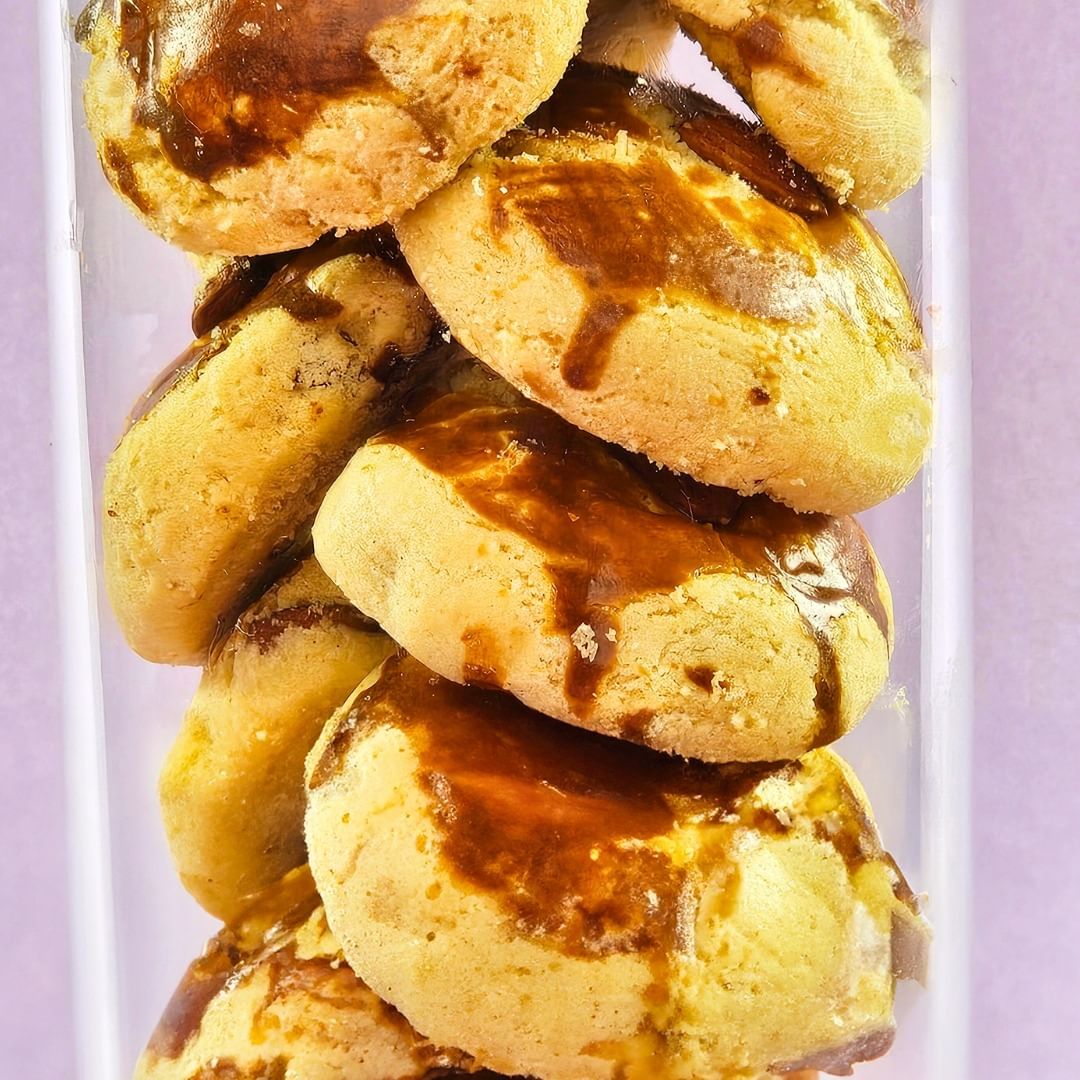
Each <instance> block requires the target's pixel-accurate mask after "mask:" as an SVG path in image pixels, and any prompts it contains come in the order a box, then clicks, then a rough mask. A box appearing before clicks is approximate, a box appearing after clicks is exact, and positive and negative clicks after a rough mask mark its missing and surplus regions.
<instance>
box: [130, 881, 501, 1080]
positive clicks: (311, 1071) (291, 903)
mask: <svg viewBox="0 0 1080 1080" xmlns="http://www.w3.org/2000/svg"><path fill="white" fill-rule="evenodd" d="M473 1071H474V1068H473V1065H472V1062H471V1061H470V1059H469V1058H468V1056H467V1055H465V1054H462V1053H461V1052H460V1051H458V1050H451V1049H443V1048H440V1047H436V1046H434V1045H433V1044H432V1043H431V1042H429V1041H428V1040H427V1039H425V1038H423V1037H422V1036H420V1035H419V1034H417V1032H415V1031H414V1030H413V1029H412V1028H411V1027H410V1026H409V1023H408V1021H407V1020H405V1018H404V1017H403V1016H401V1014H400V1013H398V1012H397V1011H396V1010H395V1009H393V1008H392V1007H391V1006H389V1005H386V1004H384V1003H383V1002H382V1001H381V1000H380V999H379V998H378V997H376V996H375V994H373V993H372V992H371V991H370V990H369V989H368V988H367V987H366V986H365V985H364V984H363V983H362V982H361V981H360V980H359V979H358V978H357V977H356V976H355V975H354V974H353V972H352V970H351V969H350V968H349V966H348V964H347V963H346V962H345V959H344V957H343V956H342V954H341V949H340V946H339V945H338V943H337V941H336V940H335V939H334V936H333V934H332V933H331V932H330V930H329V928H328V927H327V925H326V916H325V914H324V912H323V909H322V907H321V905H320V903H319V897H318V895H317V894H316V892H315V887H314V883H313V882H312V880H311V875H310V873H309V872H308V869H307V867H303V868H301V869H298V870H296V871H295V872H294V873H292V874H291V875H289V877H288V878H287V879H286V880H284V881H283V882H281V883H280V884H279V885H277V886H276V887H275V888H273V889H269V890H267V892H266V893H265V894H264V895H263V896H261V897H259V898H258V899H257V900H256V901H253V903H252V907H251V908H250V909H249V910H248V911H247V912H246V913H245V916H244V918H243V919H242V920H241V921H240V922H239V923H238V924H237V926H236V927H235V928H233V929H225V930H222V931H221V933H219V934H218V935H217V937H216V938H214V939H213V940H212V941H211V942H210V944H209V945H208V946H207V950H206V952H205V953H204V954H203V956H201V957H200V958H199V959H198V960H196V961H195V962H194V963H193V964H192V965H191V967H190V968H189V969H188V971H187V973H186V974H185V976H184V978H183V981H182V982H181V983H180V986H179V987H178V988H177V990H176V993H175V994H174V995H173V998H172V1000H171V1001H170V1002H169V1005H168V1007H167V1008H166V1010H165V1014H164V1016H163V1017H162V1018H161V1022H160V1024H159V1025H158V1027H157V1030H156V1031H155V1032H154V1034H153V1036H152V1037H151V1039H150V1045H149V1046H148V1047H147V1049H146V1051H145V1053H144V1054H143V1055H142V1058H141V1059H140V1060H139V1064H138V1066H137V1067H136V1070H135V1080H240V1078H249V1077H250V1078H252V1080H255V1078H261V1080H286V1078H289V1080H291V1078H294V1077H295V1078H296V1080H421V1078H428V1077H435V1076H450V1075H458V1074H465V1073H472V1072H473ZM481 1075H482V1076H486V1077H490V1076H492V1074H491V1073H481Z"/></svg>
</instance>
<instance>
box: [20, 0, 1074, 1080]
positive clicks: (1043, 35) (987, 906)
mask: <svg viewBox="0 0 1080 1080" xmlns="http://www.w3.org/2000/svg"><path fill="white" fill-rule="evenodd" d="M36 17H37V16H36V11H35V10H34V5H33V4H32V3H30V2H29V0H4V32H3V34H0V101H2V102H3V108H0V129H2V130H0V147H2V148H3V152H2V162H0V170H2V172H0V176H2V178H3V183H2V188H0V195H2V196H3V197H2V198H0V236H2V237H3V241H4V244H3V247H2V248H0V364H2V369H0V370H2V379H3V382H2V385H3V396H2V399H0V400H2V403H3V405H2V409H3V411H2V421H0V462H3V468H2V477H3V479H2V481H0V484H2V491H3V496H2V502H0V509H2V510H3V513H2V514H0V552H2V555H3V559H2V561H0V567H2V570H0V574H2V577H0V587H2V589H3V593H4V598H3V603H2V604H0V644H2V646H3V647H2V648H0V701H2V705H0V708H2V710H3V718H2V720H0V857H2V860H3V862H2V869H0V957H2V958H3V974H2V976H0V1060H2V1061H3V1062H4V1063H5V1065H4V1067H3V1068H0V1072H6V1068H7V1066H13V1067H17V1069H18V1072H17V1074H14V1073H13V1074H12V1075H18V1076H19V1077H20V1078H22V1080H61V1078H64V1077H67V1076H70V1075H72V1068H73V1056H72V1048H71V1041H70V1035H71V1021H70V996H69V994H68V990H67V984H66V975H67V957H68V940H67V927H66V902H67V898H66V890H65V881H64V848H63V843H64V839H63V814H64V807H63V777H62V748H61V738H60V730H59V715H58V687H57V679H56V671H57V667H56V647H57V646H56V634H57V612H58V602H57V598H56V596H55V591H54V588H53V569H52V542H53V536H52V528H51V526H52V505H51V496H52V492H51V487H50V454H51V447H50V441H49V423H50V419H49V401H48V376H47V358H46V342H45V323H44V320H45V289H44V272H43V266H42V258H41V236H42V229H41V225H40V213H41V198H40V191H41V165H40V146H39V140H38V134H37V133H38V115H37V108H38V93H37V53H36V50H37V44H36ZM970 23H971V27H970V59H969V66H970V96H971V112H972V116H971V120H972V134H971V166H972V178H973V183H972V210H973V220H972V254H973V281H972V290H973V305H974V314H975V332H974V351H975V363H976V396H975V410H976V448H975V454H976V463H977V464H976V485H977V490H976V575H977V587H978V601H977V626H978V631H977V634H978V637H977V641H976V649H977V657H978V663H977V674H978V717H977V725H976V740H977V745H976V761H975V765H976V775H975V823H976V825H975V828H976V835H975V853H976V858H975V870H976V880H975V899H976V906H975V928H974V929H975V935H974V939H975V955H974V960H973V964H974V975H975V978H974V987H975V995H976V996H975V1001H974V1014H975V1016H974V1019H975V1025H974V1042H975V1047H974V1051H975V1052H974V1066H973V1071H972V1078H973V1080H974V1078H977V1080H1058V1078H1061V1080H1064V1078H1065V1077H1067V1076H1068V1077H1071V1076H1073V1075H1074V1072H1073V1067H1072V1064H1071V1061H1070V1058H1071V1051H1067V1050H1066V1047H1068V1046H1070V1045H1071V1044H1072V1038H1071V1035H1072V1031H1071V1028H1072V1027H1073V1025H1074V1024H1075V1022H1076V1021H1075V1007H1074V1001H1075V999H1076V976H1075V971H1076V969H1077V967H1078V965H1080V936H1078V935H1077V934H1076V933H1075V932H1074V930H1073V927H1072V923H1073V921H1074V919H1075V917H1076V915H1077V913H1078V910H1080V901H1078V897H1080V858H1078V856H1077V854H1076V850H1077V849H1076V845H1075V843H1074V833H1075V824H1074V822H1075V819H1076V818H1077V816H1080V768H1078V766H1080V707H1078V705H1077V704H1076V703H1075V702H1074V700H1073V696H1072V686H1071V678H1070V677H1071V676H1072V675H1073V673H1074V669H1075V668H1076V667H1077V665H1078V661H1080V581H1078V578H1077V575H1076V573H1075V565H1076V561H1077V555H1080V492H1078V488H1080V437H1078V434H1077V433H1078V431H1080V425H1078V422H1077V417H1076V413H1077V411H1078V410H1077V403H1080V363H1078V361H1077V359H1076V356H1075V353H1074V350H1075V348H1076V345H1077V342H1080V295H1077V294H1078V291H1080V245H1078V240H1077V237H1078V236H1080V209H1078V207H1080V194H1078V193H1080V150H1078V149H1077V148H1076V146H1075V145H1074V143H1075V139H1076V136H1077V134H1078V124H1077V111H1076V110H1077V104H1078V102H1080V7H1078V6H1077V5H1076V4H1075V3H1074V0H1040V2H1039V3H1037V4H1033V3H1031V2H1030V0H982V2H981V3H978V4H972V5H971V18H970ZM15 1063H18V1064H17V1066H15ZM912 1080H919V1078H916V1077H913V1078H912ZM957 1080H963V1078H959V1077H958V1078H957Z"/></svg>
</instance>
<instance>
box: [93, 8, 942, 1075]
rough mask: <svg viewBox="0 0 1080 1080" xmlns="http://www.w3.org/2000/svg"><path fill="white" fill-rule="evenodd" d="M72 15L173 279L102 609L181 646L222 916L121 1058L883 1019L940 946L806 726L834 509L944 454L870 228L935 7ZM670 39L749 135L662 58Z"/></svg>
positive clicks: (215, 1057)
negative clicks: (172, 246) (694, 59)
mask: <svg viewBox="0 0 1080 1080" xmlns="http://www.w3.org/2000/svg"><path fill="white" fill-rule="evenodd" d="M78 30H79V37H80V40H81V41H82V42H83V44H84V45H85V47H86V48H87V49H88V50H89V52H90V53H91V56H92V60H91V68H90V74H89V77H88V80H87V84H86V103H87V114H88V117H89V125H90V129H91V133H92V134H93V135H94V137H95V139H96V141H97V144H98V148H99V154H100V158H101V161H102V165H103V168H104V170H105V172H106V174H107V176H108V177H109V179H110V181H111V182H112V184H113V185H114V187H115V188H116V190H117V192H118V193H119V194H120V196H121V197H123V198H124V199H126V200H127V202H128V203H129V204H130V206H131V207H132V209H133V210H134V211H135V212H136V213H137V214H138V215H139V216H140V217H141V218H142V219H143V221H145V222H146V224H148V225H149V226H150V227H152V228H154V229H155V230H156V231H158V232H159V233H161V234H162V235H163V236H164V237H165V238H166V239H168V240H170V241H171V242H173V243H176V244H178V245H180V246H181V247H183V248H185V249H186V250H188V251H189V252H191V253H192V255H193V256H194V257H195V258H196V261H197V264H198V266H199V269H200V273H201V275H202V284H201V286H200V288H199V291H198V294H197V296H196V298H195V308H194V315H193V320H192V321H193V330H194V333H195V337H196V340H195V341H194V342H193V343H192V344H191V345H190V346H189V347H188V348H187V349H186V350H185V351H184V352H183V353H182V354H181V355H180V357H179V358H178V360H177V361H176V363H175V364H174V365H173V366H172V368H171V369H170V370H169V371H168V373H167V374H166V375H165V376H164V377H163V378H162V380H161V381H160V382H159V383H158V384H157V385H156V386H155V387H153V388H152V389H151V390H150V391H149V392H148V393H147V394H146V395H144V397H143V398H142V399H140V401H139V402H138V403H137V404H136V406H135V407H134V408H133V410H132V413H131V416H130V417H129V419H128V423H127V427H126V430H125V431H124V433H123V436H122V438H121V439H120V441H119V444H118V446H117V449H116V451H115V452H114V454H113V456H112V458H111V460H110V462H109V464H108V467H107V470H106V476H105V491H104V496H103V507H104V515H103V530H102V531H103V537H102V539H103V550H104V555H105V573H106V584H107V587H108V591H109V596H110V599H111V602H112V605H113V609H114V612H115V614H116V617H117V620H118V622H119V623H120V626H121V627H122V629H123V631H124V634H125V636H126V637H127V639H128V641H129V643H130V644H131V645H132V647H133V648H134V649H135V650H136V651H137V652H138V653H139V654H140V655H142V656H143V657H145V658H146V659H147V660H151V661H154V662H158V663H172V664H193V665H201V666H202V667H203V669H204V670H203V677H202V681H201V683H200V686H199V689H198V691H197V693H196V695H195V698H194V700H193V701H192V703H191V706H190V708H189V710H188V712H187V714H186V716H185V717H184V719H183V724H182V726H181V729H180V732H179V735H178V737H177V739H176V742H175V744H174V746H173V748H172V750H171V751H170V754H169V756H168V759H167V760H166V762H165V765H164V769H163V772H162V776H161V785H160V790H161V801H162V810H163V816H164V822H165V829H166V833H167V835H168V838H169V843H170V847H171V849H172V852H173V856H174V860H175V862H176V866H177V870H178V872H179V874H180V877H181V880H182V881H183V883H184V885H185V886H186V887H187V889H188V890H189V891H190V892H191V893H192V895H193V896H194V897H195V899H196V900H198V901H199V903H201V904H202V905H203V906H204V907H205V908H206V909H207V910H208V911H209V912H211V913H212V914H213V915H214V916H216V917H217V918H219V919H220V920H221V921H222V924H223V926H222V930H221V932H220V934H219V935H218V936H217V937H216V938H215V939H214V941H213V942H212V943H211V944H210V946H209V947H208V949H207V951H206V953H205V954H204V955H203V956H202V957H201V958H200V959H198V960H196V961H195V963H193V965H192V967H191V968H190V969H189V971H188V972H187V974H186V975H185V976H184V978H183V980H182V982H181V984H180V987H179V988H178V990H177V992H176V995H175V997H174V998H173V1000H172V1002H171V1003H170V1004H169V1006H168V1007H167V1008H166V1010H165V1013H164V1015H163V1017H162V1021H161V1023H160V1025H159V1026H158V1029H157V1030H156V1031H155V1032H154V1033H153V1035H152V1037H151V1039H150V1042H149V1045H148V1047H147V1050H146V1052H145V1054H144V1055H143V1057H142V1059H141V1060H140V1062H139V1065H138V1067H137V1075H138V1076H140V1077H162V1078H167V1077H182V1078H186V1080H194V1078H197V1077H198V1078H203V1080H205V1078H209V1077H223V1078H224V1077H282V1078H284V1077H289V1078H292V1077H296V1078H308V1077H312V1078H314V1077H324V1076H325V1077H330V1076H335V1077H336V1076H340V1077H349V1078H359V1080H405V1078H411V1077H429V1076H441V1075H452V1074H469V1073H477V1074H483V1075H502V1076H521V1077H536V1078H539V1080H545V1078H551V1080H563V1078H565V1080H579V1078H587V1077H597V1078H602V1077H612V1078H614V1077H624V1078H630V1080H638V1078H645V1077H649V1078H653V1077H671V1078H710V1077H715V1078H722V1080H735V1078H738V1080H765V1078H769V1077H779V1076H795V1075H805V1074H807V1073H813V1072H815V1071H821V1072H826V1073H834V1074H837V1075H845V1074H847V1073H848V1072H849V1071H850V1069H851V1067H852V1066H854V1065H857V1064H858V1063H859V1062H862V1061H866V1060H870V1059H872V1058H875V1057H878V1056H880V1055H881V1054H883V1053H885V1052H886V1051H887V1050H888V1048H889V1046H890V1044H891V1042H892V1038H893V1033H894V1023H893V1017H892V1003H893V993H894V989H895V985H896V981H897V980H898V979H901V978H921V977H922V976H923V973H924V968H925V961H926V952H927V940H928V930H927V927H926V924H925V922H924V921H923V919H922V916H921V915H920V913H919V906H918V903H917V900H916V898H915V896H914V894H913V892H912V891H911V889H910V888H909V886H908V884H907V882H906V881H905V879H904V877H903V875H902V873H901V872H900V870H899V869H898V868H897V866H896V864H895V863H894V862H893V860H892V859H891V858H890V857H889V855H888V854H887V853H886V851H885V850H884V848H883V847H882V844H881V841H880V839H879V836H878V833H877V830H876V828H875V826H874V823H873V818H872V814H871V810H870V807H869V805H868V802H867V799H866V796H865V793H864V792H863V790H862V788H861V786H860V784H859V782H858V780H857V778H856V777H855V776H854V774H853V773H852V771H851V769H850V767H849V766H848V765H847V764H846V763H845V762H844V761H843V760H842V759H841V758H840V757H839V756H838V755H837V754H836V753H835V752H833V751H832V750H830V749H828V746H829V744H831V743H832V742H834V741H835V740H836V739H838V738H839V737H841V736H842V735H844V734H845V733H846V732H848V731H850V730H851V729H852V728H853V727H854V726H855V725H856V724H857V723H858V722H859V720H860V719H861V718H862V716H863V714H864V713H865V712H866V711H867V709H868V708H869V706H870V704H871V703H872V701H873V700H874V698H875V696H876V695H877V693H878V692H879V691H880V689H881V687H882V686H883V684H884V682H885V679H886V677H887V674H888V667H889V658H890V655H891V651H892V647H893V637H894V635H893V620H892V605H891V599H890V595H889V588H888V584H887V582H886V580H885V577H884V575H883V572H882V570H881V567H880V565H879V564H878V561H877V559H876V556H875V554H874V551H873V549H872V547H871V545H870V542H869V541H868V539H867V537H866V535H865V534H864V533H863V531H862V529H861V528H860V526H859V525H858V523H857V522H856V521H855V520H854V519H853V518H852V517H851V516H850V515H851V514H853V513H855V512H858V511H861V510H864V509H867V508H869V507H870V506H873V505H875V504H876V503H878V502H880V501H881V500H883V499H885V498H888V497H889V496H891V495H893V494H895V493H896V492H898V491H899V490H901V489H902V488H903V487H904V486H905V485H906V484H907V483H909V482H910V481H911V479H912V478H913V477H914V475H915V473H916V472H917V471H918V468H919V466H920V464H921V462H922V459H923V456H924V454H925V452H926V448H927V445H928V442H929V437H930V413H931V407H930V399H929V385H928V384H929V380H928V373H927V371H926V369H925V365H924V358H923V339H922V333H921V329H920V326H919V323H918V319H917V316H916V315H915V313H914V310H913V306H912V302H911V299H910V297H909V294H908V291H907V286H906V284H905V282H904V280H903V277H902V275H901V273H900V271H899V270H898V268H897V266H896V264H895V262H894V261H893V259H892V257H891V256H890V254H889V252H888V250H887V249H886V247H885V246H884V244H883V243H882V241H881V239H880V238H879V237H878V236H877V234H876V233H875V232H874V230H873V228H872V227H871V226H870V225H869V223H868V222H867V221H866V219H865V218H864V217H863V214H862V211H863V210H864V209H873V208H875V207H878V206H881V205H884V204H885V203H886V202H888V201H889V200H890V199H892V198H893V197H895V196H896V195H898V194H900V193H901V192H902V191H903V190H905V189H906V188H907V187H909V186H910V185H911V184H913V183H914V182H915V181H916V180H917V179H918V175H919V171H920V169H921V163H922V159H923V153H924V138H925V133H924V126H925V118H924V115H923V112H924V110H923V103H922V94H923V89H924V87H923V84H924V81H925V71H924V66H925V59H924V52H923V48H922V46H921V44H920V43H919V38H918V25H917V14H916V13H915V12H913V11H912V10H911V6H910V5H906V4H905V5H899V4H889V3H884V2H881V0H828V2H827V3H814V4H806V3H803V2H801V0H798V2H796V0H791V2H781V0H776V2H772V0H760V2H756V3H747V4H738V5H732V4H725V3H708V2H705V0H702V2H697V0H693V2H691V0H686V2H685V3H677V4H676V3H673V4H672V5H671V6H670V7H664V6H661V5H659V4H657V5H652V4H643V3H641V2H638V0H635V2H632V3H631V2H627V3H617V2H614V0H612V2H608V3H604V4H594V5H592V7H591V8H590V9H589V10H586V5H585V3H584V0H563V2H558V3H556V2H546V3H542V4H537V5H534V6H532V7H530V8H529V9H528V10H521V9H520V5H512V4H510V3H508V2H506V0H456V2H452V3H436V2H434V0H431V2H410V0H385V2H380V3H375V2H373V0H322V2H320V3H317V2H316V0H276V2H269V0H218V2H213V3H194V4H193V3H188V2H183V0H140V2H139V3H136V2H135V0H115V2H106V0H101V2H98V3H95V4H94V5H92V6H91V7H90V8H89V9H88V10H87V12H86V13H85V14H84V16H83V17H82V19H80V22H79V28H78ZM583 36H584V41H585V46H584V48H583V47H582V44H581V43H582V40H583ZM687 36H689V39H691V40H694V41H697V42H699V43H700V45H701V48H702V49H703V50H704V52H705V54H706V55H707V56H708V57H709V58H710V60H711V61H712V62H713V63H714V64H715V65H716V66H717V67H718V68H720V69H721V70H722V71H723V72H724V73H725V75H726V76H727V77H728V78H729V79H730V80H731V83H732V84H733V86H734V87H736V88H737V89H738V91H739V92H740V93H741V94H742V95H743V97H744V99H745V101H746V102H747V103H748V105H749V106H752V107H753V109H754V110H755V111H756V113H757V115H758V116H759V117H760V118H761V120H760V121H748V120H746V119H743V118H741V117H738V116H735V115H733V114H731V113H729V112H728V111H726V110H725V109H724V108H723V107H721V106H720V105H719V104H718V103H716V102H715V101H713V100H710V99H709V98H707V97H704V96H702V95H701V94H700V93H698V92H696V91H694V90H692V89H690V88H689V87H687V86H684V85H680V84H679V82H678V80H677V77H676V76H677V73H674V72H672V71H670V70H667V69H666V68H665V67H664V66H663V64H662V63H659V62H657V61H658V58H662V57H663V56H664V55H665V54H666V52H667V50H668V48H669V46H670V45H671V43H672V42H674V41H675V40H676V39H677V38H680V37H682V38H683V40H685V39H686V37H687ZM166 720H167V718H163V722H165V721H166Z"/></svg>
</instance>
